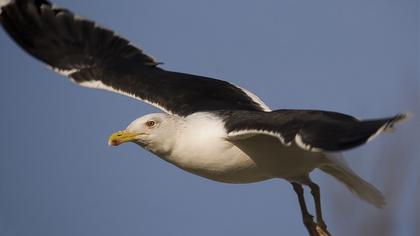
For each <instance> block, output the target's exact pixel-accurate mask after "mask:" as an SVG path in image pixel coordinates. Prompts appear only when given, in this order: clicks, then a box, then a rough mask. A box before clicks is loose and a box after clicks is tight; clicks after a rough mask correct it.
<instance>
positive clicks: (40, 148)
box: [0, 0, 420, 236]
mask: <svg viewBox="0 0 420 236" xmlns="http://www.w3.org/2000/svg"><path fill="white" fill-rule="evenodd" d="M55 2H56V3H57V4H59V5H60V6H63V7H66V8H69V9H71V10H73V11H74V12H77V13H78V14H79V15H82V16H85V17H88V18H90V19H93V20H95V21H97V22H99V23H100V24H101V25H103V26H106V27H109V28H111V29H113V30H114V31H116V32H118V33H119V34H120V35H122V36H124V37H126V38H127V39H129V40H131V41H132V42H133V43H134V44H135V45H138V46H140V47H141V48H143V49H144V50H145V52H146V53H148V54H150V55H152V56H153V57H155V58H156V59H157V60H158V61H162V62H164V63H165V64H164V68H166V69H170V70H176V71H181V72H188V73H194V74H200V75H205V76H210V77H215V78H219V79H223V80H228V81H230V82H232V83H234V84H237V85H240V86H242V87H245V88H248V89H249V90H251V91H253V92H254V93H256V94H258V95H259V96H260V97H261V99H263V100H264V101H266V103H267V104H268V105H269V106H271V107H272V108H302V109H304V108H310V109H325V110H335V111H339V112H344V113H349V114H352V115H355V116H357V117H361V118H375V117H382V116H389V115H394V114H395V113H398V112H402V111H411V112H413V113H414V114H415V115H416V116H415V117H414V118H413V119H412V120H411V121H410V122H408V123H406V124H404V125H402V126H401V127H398V129H397V130H396V132H395V133H394V134H391V135H389V134H386V135H382V136H381V137H379V138H378V139H376V140H375V141H372V142H371V143H369V144H368V145H366V146H364V147H362V148H358V149H356V150H353V151H349V152H346V153H345V156H346V158H347V160H349V162H350V163H351V165H352V167H354V170H355V171H356V172H357V173H359V174H360V175H361V176H363V177H364V178H365V179H367V180H368V181H370V182H371V183H373V184H375V185H376V186H377V187H378V188H380V189H382V190H383V191H384V193H385V195H386V196H387V199H388V202H389V204H388V206H387V207H386V208H385V209H384V210H377V209H375V208H373V207H371V206H370V205H368V204H366V203H364V202H361V201H360V200H358V199H357V198H356V197H354V196H353V195H351V194H350V193H349V192H348V191H347V190H346V189H345V188H344V187H343V186H341V185H339V184H338V183H337V182H335V181H334V180H332V179H331V178H329V177H327V176H325V175H323V174H319V173H315V174H314V175H313V176H314V180H316V181H317V182H318V183H319V185H320V186H321V191H322V201H323V204H324V215H325V218H326V221H327V223H328V226H329V228H330V231H331V232H332V233H334V234H335V235H355V234H358V235H374V234H377V233H378V232H379V231H378V228H382V229H383V228H385V229H386V232H387V234H384V235H414V232H415V230H416V229H415V227H416V224H415V223H416V222H417V224H418V222H419V221H418V218H417V221H416V219H415V218H414V216H415V213H418V212H419V211H420V209H419V205H420V204H419V203H418V202H416V201H415V199H419V198H418V197H419V196H420V189H419V184H418V183H419V181H420V178H419V174H417V172H418V170H417V168H418V166H419V164H420V161H419V156H420V148H419V145H418V140H419V138H420V135H419V133H420V131H419V129H420V128H419V127H420V118H419V117H420V108H419V101H420V77H419V72H420V70H419V68H420V63H419V58H418V54H419V53H420V49H419V45H420V44H419V38H420V33H419V20H418V19H419V10H420V8H419V6H418V2H417V1H416V0H399V1H390V0H384V1H378V0H373V1H365V0H352V1H343V0H338V1H332V0H329V1H328V0H319V1H313V0H302V1H296V0H283V1H275V0H272V1H251V0H247V1H239V0H237V1H222V0H219V1H215V0H211V1H197V0H180V1H172V0H154V1H133V0H119V1H110V0H90V1H85V0H71V1H70V0H56V1H55ZM0 109H1V116H0V131H1V132H0V147H1V148H0V235H2V236H3V235H4V236H26V235H36V236H56V235H60V236H73V235H78V236H88V235H89V236H90V235H101V236H111V235H119V236H125V235H127V236H128V235H150V236H152V235H194V236H210V235H241V236H251V235H267V236H270V235H305V233H306V232H305V228H304V227H303V225H302V223H301V219H300V213H299V209H298V204H297V200H296V198H295V194H294V192H293V190H292V189H291V187H290V185H289V184H288V183H286V182H285V181H282V180H271V181H266V182H262V183H257V184H249V185H229V184H221V183H216V182H212V181H209V180H206V179H203V178H200V177H196V176H193V175H191V174H188V173H185V172H183V171H181V170H179V169H177V168H175V167H174V166H171V165H170V164H167V163H165V162H163V161H161V160H160V159H158V158H156V157H154V156H153V155H152V154H150V153H148V152H147V151H145V150H142V149H139V148H138V147H137V146H135V145H133V144H127V145H122V146H120V147H118V148H110V147H108V146H107V145H106V141H107V137H108V135H109V134H111V133H112V132H114V131H116V130H119V129H121V128H124V127H125V126H126V125H127V124H128V123H129V122H130V121H131V120H133V119H135V118H136V117H138V116H141V115H144V114H147V113H150V112H155V111H156V110H155V109H154V108H152V107H150V106H148V105H146V104H143V103H140V102H138V101H135V100H132V99H130V98H126V97H123V96H120V95H116V94H112V93H107V92H103V91H99V90H98V91H97V90H90V89H85V88H80V87H77V86H74V85H73V84H72V83H70V82H69V81H67V80H66V79H64V78H62V77H60V76H58V75H57V74H55V73H53V72H52V71H50V70H48V69H47V68H46V67H45V66H43V65H42V64H41V63H40V62H38V61H36V60H34V59H33V58H32V57H30V56H28V55H27V54H26V53H24V52H23V51H22V50H21V49H20V48H18V47H17V46H16V44H15V43H13V42H12V41H11V40H10V39H9V37H8V36H7V35H6V34H5V33H4V31H3V30H0ZM416 113H417V114H416ZM416 196H417V197H416ZM308 200H310V199H308ZM417 201H418V200H417ZM310 205H312V203H311V204H310ZM416 207H417V209H416ZM417 227H419V226H417ZM417 230H419V228H417ZM356 232H357V233H356ZM367 232H370V233H367ZM417 232H419V231H417Z"/></svg>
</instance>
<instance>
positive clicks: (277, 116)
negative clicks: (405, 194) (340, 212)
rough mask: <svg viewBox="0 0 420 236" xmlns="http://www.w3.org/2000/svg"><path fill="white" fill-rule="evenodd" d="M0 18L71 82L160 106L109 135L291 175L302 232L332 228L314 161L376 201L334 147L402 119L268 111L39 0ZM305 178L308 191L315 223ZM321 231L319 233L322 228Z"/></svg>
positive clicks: (207, 166)
mask: <svg viewBox="0 0 420 236" xmlns="http://www.w3.org/2000/svg"><path fill="white" fill-rule="evenodd" d="M0 9H1V11H0V23H1V25H2V26H3V28H4V30H5V31H6V32H7V33H8V34H9V35H10V37H11V38H12V39H13V40H14V41H15V42H16V43H17V44H18V45H19V46H21V47H22V48H23V49H24V50H25V51H26V52H27V53H29V54H30V55H32V56H34V57H35V58H37V59H39V60H41V61H42V62H44V63H46V64H47V65H48V66H49V67H50V68H51V69H52V70H54V71H56V72H57V73H59V74H61V75H64V76H66V77H68V78H69V79H70V80H71V81H72V82H74V83H76V84H78V85H80V86H83V87H88V88H95V89H103V90H108V91H112V92H115V93H119V94H123V95H126V96H128V97H132V98H135V99H138V100H141V101H143V102H145V103H148V104H150V105H152V106H155V107H157V108H158V109H160V110H162V111H163V112H162V113H154V114H147V115H145V116H142V117H140V118H138V119H136V120H134V121H133V122H131V123H130V124H129V125H128V126H127V127H126V128H125V129H123V130H121V131H118V132H115V133H114V134H112V135H111V136H110V137H109V141H108V144H109V145H111V146H118V145H120V144H122V143H127V142H132V143H135V144H138V145H139V146H141V147H142V148H144V149H146V150H148V151H150V152H151V153H153V154H155V155H156V156H158V157H159V158H161V159H162V160H164V161H167V162H169V163H171V164H173V165H175V166H176V167H179V168H181V169H183V170H185V171H187V172H190V173H192V174H195V175H198V176H201V177H204V178H207V179H211V180H214V181H218V182H224V183H235V184H237V183H254V182H259V181H264V180H268V179H273V178H280V179H284V180H286V181H288V182H290V183H291V185H292V187H293V189H294V191H295V192H296V194H297V197H298V202H299V206H300V210H301V214H302V221H303V223H304V225H305V227H306V228H307V230H308V233H309V235H321V234H322V233H324V235H329V233H328V231H327V226H326V224H325V222H324V220H323V217H322V211H321V198H320V189H319V186H318V185H317V184H316V183H314V182H313V181H312V180H311V178H310V176H309V174H310V173H311V172H312V171H313V170H315V169H320V170H321V171H323V172H325V173H326V174H328V175H329V176H332V177H333V178H335V179H336V180H338V181H339V182H341V183H342V184H344V185H345V186H346V187H347V188H348V189H349V190H350V191H351V192H352V193H354V194H355V195H356V196H358V197H359V198H361V199H362V200H364V201H366V202H368V203H370V204H372V205H373V206H375V207H378V208H380V207H383V206H384V204H385V200H384V197H383V195H382V194H381V192H380V191H379V190H377V189H376V188H375V187H374V186H373V185H371V184H369V183H368V182H366V181H365V180H363V179H362V178H361V177H359V176H358V175H357V174H356V173H354V172H353V171H352V170H351V169H350V167H349V166H348V165H347V164H346V162H345V160H344V159H343V158H342V157H341V155H340V152H342V151H345V150H348V149H352V148H355V147H358V146H360V145H362V144H365V143H366V142H368V141H370V140H372V139H373V138H375V137H376V136H377V135H378V134H380V133H383V132H385V131H390V130H392V128H393V127H394V125H395V124H397V123H399V122H401V121H403V120H405V119H406V118H407V114H405V113H401V114H397V115H395V116H392V117H388V118H381V119H371V120H360V119H357V118H355V117H353V116H350V115H346V114H341V113H337V112H332V111H321V110H297V109H296V110H294V109H278V110H271V109H270V108H269V107H268V106H267V105H266V104H265V103H264V102H263V101H262V100H261V99H259V98H258V97H257V96H256V95H254V94H253V93H251V92H250V91H248V90H246V89H244V88H241V87H239V86H236V85H233V84H231V83H229V82H226V81H223V80H218V79H213V78H208V77H204V76H198V75H191V74H185V73H179V72H172V71H167V70H164V69H162V68H161V66H160V64H161V63H159V62H157V61H155V60H154V59H153V58H152V57H150V56H148V55H146V54H145V53H143V51H142V50H141V49H140V48H138V47H136V46H134V45H133V44H132V43H130V42H129V41H128V40H126V39H124V38H122V37H120V36H118V35H116V34H115V33H114V32H113V31H111V30H108V29H106V28H103V27H101V26H99V25H98V24H96V23H95V22H93V21H90V20H88V19H85V18H83V17H80V16H77V15H75V14H73V13H72V12H71V11H69V10H67V9H64V8H61V7H59V6H56V5H52V4H51V3H50V2H49V1H46V0H0ZM303 186H308V187H309V188H310V190H311V194H312V196H313V199H314V205H315V213H316V222H315V221H314V219H313V216H312V215H311V214H310V213H309V211H308V209H307V207H306V203H305V199H304V189H303ZM320 232H321V233H320Z"/></svg>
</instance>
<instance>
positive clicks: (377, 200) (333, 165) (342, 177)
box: [320, 156, 385, 208]
mask: <svg viewBox="0 0 420 236" xmlns="http://www.w3.org/2000/svg"><path fill="white" fill-rule="evenodd" d="M329 159H330V160H331V161H332V162H330V163H328V164H326V165H324V166H322V167H321V168H320V169H321V170H322V171H324V172H325V173H327V174H329V175H332V176H333V177H335V178H336V179H337V180H338V181H340V182H341V183H343V184H344V185H346V187H347V188H348V189H349V190H350V191H351V192H352V193H354V194H355V195H357V196H358V197H359V198H361V199H363V200H365V201H366V202H368V203H370V204H372V205H374V206H375V207H377V208H382V207H383V206H384V205H385V198H384V196H383V195H382V193H381V192H380V191H379V190H378V189H377V188H375V187H374V186H373V185H371V184H370V183H368V182H366V181H364V180H363V179H362V178H360V177H359V176H358V175H357V174H356V173H354V172H353V171H352V170H351V169H350V168H349V167H348V166H347V164H346V163H345V162H344V159H342V158H339V157H334V156H329Z"/></svg>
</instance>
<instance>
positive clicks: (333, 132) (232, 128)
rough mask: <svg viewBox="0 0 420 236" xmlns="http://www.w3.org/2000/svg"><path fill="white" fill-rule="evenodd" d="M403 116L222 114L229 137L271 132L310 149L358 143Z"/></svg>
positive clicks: (304, 112) (286, 112) (284, 112)
mask: <svg viewBox="0 0 420 236" xmlns="http://www.w3.org/2000/svg"><path fill="white" fill-rule="evenodd" d="M406 116H407V115H406V114H398V115H396V116H394V117H390V118H383V119H376V120H358V119H356V118H354V117H352V116H348V115H345V114H341V113H337V112H328V111H317V110H276V111H273V112H254V111H226V112H224V113H223V114H222V117H224V119H225V122H226V125H225V127H226V130H227V132H228V137H229V139H231V140H238V139H244V138H249V137H252V136H254V135H261V134H263V135H271V136H274V137H277V138H278V139H279V140H280V141H281V142H282V143H283V144H285V145H291V144H292V143H295V144H296V145H298V146H300V147H301V148H304V149H306V150H310V151H342V150H346V149H350V148H354V147H357V146H359V145H361V144H364V143H366V142H367V141H369V140H370V139H372V138H374V137H375V136H376V135H377V134H379V133H380V132H382V131H387V130H389V129H391V128H392V127H393V126H394V124H395V123H397V122H399V121H402V120H404V119H405V118H406Z"/></svg>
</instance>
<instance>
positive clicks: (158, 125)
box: [108, 113, 180, 154]
mask: <svg viewBox="0 0 420 236" xmlns="http://www.w3.org/2000/svg"><path fill="white" fill-rule="evenodd" d="M179 120H180V119H179V118H178V117H176V116H172V115H169V114H165V113H153V114H148V115H145V116H142V117H139V118H137V119H136V120H134V121H133V122H131V123H130V124H129V125H128V126H127V128H126V129H125V130H121V131H118V132H115V133H113V134H112V135H111V136H110V137H109V139H108V145H110V146H118V145H120V144H122V143H126V142H133V143H136V144H138V145H140V146H142V147H143V148H145V149H147V150H150V151H152V152H154V153H156V154H164V153H165V152H169V151H170V150H171V148H172V147H173V144H174V142H175V140H176V130H177V125H178V124H179Z"/></svg>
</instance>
